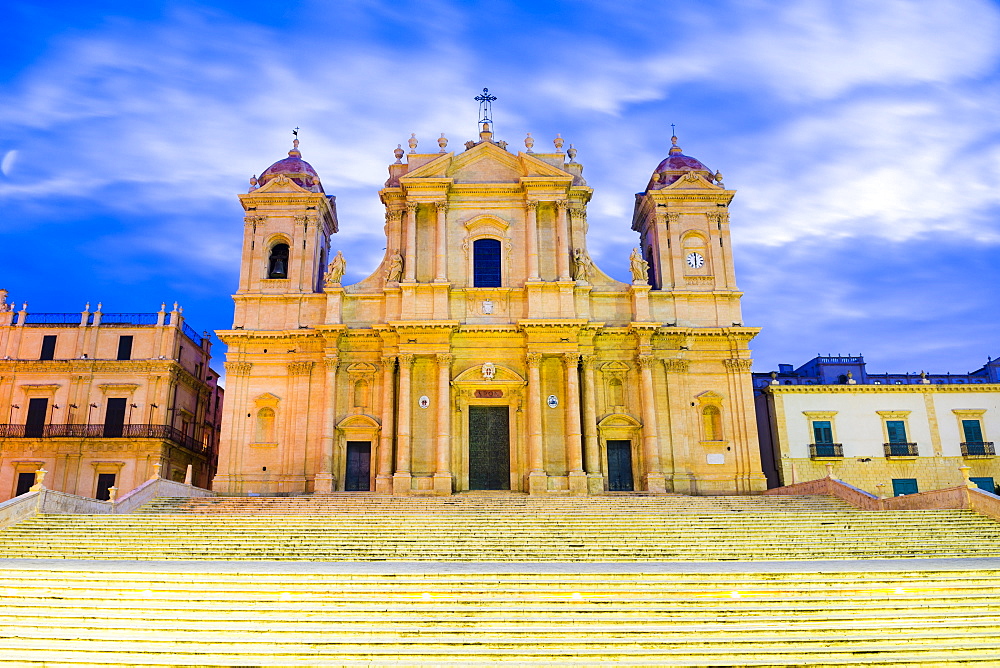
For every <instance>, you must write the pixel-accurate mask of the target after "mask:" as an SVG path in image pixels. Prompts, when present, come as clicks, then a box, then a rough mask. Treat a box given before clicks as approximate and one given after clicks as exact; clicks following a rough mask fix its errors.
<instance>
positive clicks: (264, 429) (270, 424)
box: [256, 407, 275, 443]
mask: <svg viewBox="0 0 1000 668" xmlns="http://www.w3.org/2000/svg"><path fill="white" fill-rule="evenodd" d="M256 442H257V443H274V442H275V439H274V409H273V408H267V407H265V408H261V409H260V410H259V411H257V441H256Z"/></svg>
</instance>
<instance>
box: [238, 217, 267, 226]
mask: <svg viewBox="0 0 1000 668" xmlns="http://www.w3.org/2000/svg"><path fill="white" fill-rule="evenodd" d="M265 220H267V218H265V217H264V216H244V217H243V222H245V223H246V224H247V225H257V224H258V223H263V222H264V221H265Z"/></svg>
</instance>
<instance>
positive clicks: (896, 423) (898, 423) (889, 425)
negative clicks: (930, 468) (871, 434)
mask: <svg viewBox="0 0 1000 668" xmlns="http://www.w3.org/2000/svg"><path fill="white" fill-rule="evenodd" d="M885 431H886V434H887V435H888V436H889V442H890V443H906V442H907V441H906V423H905V422H903V421H902V420H886V421H885Z"/></svg>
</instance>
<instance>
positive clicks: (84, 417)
mask: <svg viewBox="0 0 1000 668" xmlns="http://www.w3.org/2000/svg"><path fill="white" fill-rule="evenodd" d="M210 353H211V344H210V342H209V339H208V336H207V335H204V336H203V335H199V334H198V333H197V332H195V330H193V329H192V328H191V327H190V326H189V325H188V324H187V323H185V322H184V318H183V315H182V314H181V311H180V309H179V308H178V307H177V305H176V304H175V305H174V308H173V310H172V311H167V310H166V308H165V307H161V308H160V311H159V312H158V313H103V312H102V310H101V305H100V304H98V307H97V310H95V311H91V310H90V305H89V304H88V305H87V307H86V308H85V309H84V310H83V311H82V312H77V313H33V312H29V311H28V307H27V304H24V305H23V306H22V308H21V310H19V311H17V310H15V307H14V306H13V305H11V304H8V303H7V292H6V290H0V407H2V409H3V410H5V411H6V412H7V415H6V416H4V417H6V424H0V501H2V500H5V499H8V498H11V497H13V496H18V495H20V494H23V493H24V492H26V491H28V488H29V487H31V485H32V484H33V483H34V480H35V472H36V471H37V470H39V469H44V470H45V472H46V473H45V478H44V485H45V486H46V487H47V488H49V489H54V490H59V491H64V492H69V493H73V494H79V495H82V496H91V497H96V498H99V499H107V498H108V496H109V490H110V489H111V488H112V487H115V488H117V489H118V490H120V491H121V492H122V493H125V492H128V491H130V490H131V489H133V488H135V487H136V486H138V485H139V484H141V483H142V482H143V481H145V480H147V479H149V478H150V477H152V476H153V475H155V474H156V473H157V471H158V472H159V474H160V475H161V476H162V477H164V478H169V479H172V480H179V481H183V480H184V478H185V474H186V470H187V467H188V465H191V466H192V473H193V480H192V482H193V483H194V484H195V485H199V486H202V487H207V486H208V485H209V484H210V482H211V480H212V477H213V476H214V474H215V458H216V456H217V444H218V435H219V428H220V424H221V416H222V394H223V391H222V388H221V387H219V386H218V385H217V380H218V374H217V373H216V372H215V371H213V370H212V369H211V368H210V367H209V358H210ZM157 465H159V466H158V467H157Z"/></svg>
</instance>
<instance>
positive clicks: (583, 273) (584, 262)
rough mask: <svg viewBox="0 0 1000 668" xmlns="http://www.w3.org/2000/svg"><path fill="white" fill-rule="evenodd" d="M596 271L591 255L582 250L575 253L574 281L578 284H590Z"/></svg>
mask: <svg viewBox="0 0 1000 668" xmlns="http://www.w3.org/2000/svg"><path fill="white" fill-rule="evenodd" d="M593 271H594V263H593V262H592V261H591V259H590V255H588V254H587V251H585V250H583V249H582V248H577V249H576V250H574V251H573V280H574V281H577V282H583V283H589V282H590V276H591V274H592V273H593Z"/></svg>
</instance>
